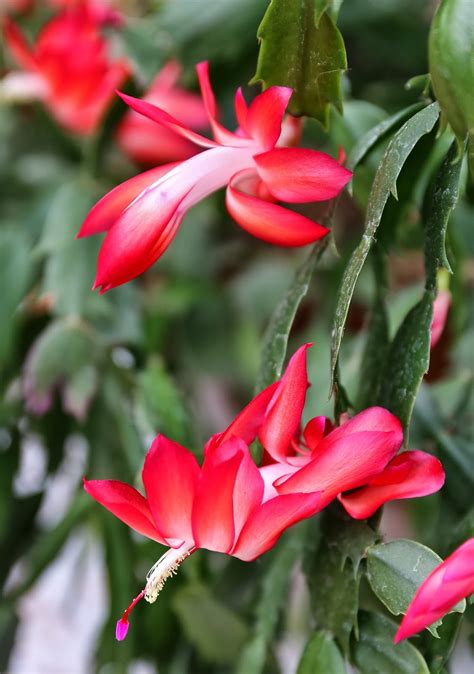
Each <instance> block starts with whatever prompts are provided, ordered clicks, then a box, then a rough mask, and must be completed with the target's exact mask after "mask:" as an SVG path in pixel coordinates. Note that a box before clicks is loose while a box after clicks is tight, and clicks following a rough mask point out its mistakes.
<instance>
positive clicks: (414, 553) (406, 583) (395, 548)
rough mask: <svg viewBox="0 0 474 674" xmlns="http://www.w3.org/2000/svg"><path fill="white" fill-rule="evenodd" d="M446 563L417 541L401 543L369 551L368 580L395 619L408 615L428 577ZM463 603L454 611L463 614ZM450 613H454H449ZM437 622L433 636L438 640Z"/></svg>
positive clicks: (402, 541)
mask: <svg viewBox="0 0 474 674" xmlns="http://www.w3.org/2000/svg"><path fill="white" fill-rule="evenodd" d="M442 561H443V560H442V559H441V557H439V556H438V555H437V554H436V553H435V552H433V550H430V549H429V548H427V547H426V546H425V545H421V543H417V542H416V541H409V540H405V539H400V540H396V541H390V542H389V543H380V544H379V545H374V546H372V547H371V548H369V551H368V555H367V579H368V581H369V583H370V586H371V588H372V590H373V591H374V592H375V594H376V595H377V597H378V598H379V599H380V601H381V602H382V603H383V604H385V606H386V607H387V608H388V610H389V611H390V612H391V613H393V614H394V615H400V614H401V613H406V610H407V608H408V604H409V603H410V602H411V600H412V599H413V597H414V596H415V592H416V591H417V589H418V588H419V586H420V585H421V583H422V582H423V581H424V580H425V578H426V577H427V576H428V574H430V573H431V571H433V569H434V568H435V567H436V566H438V564H440V563H441V562H442ZM465 607H466V602H465V600H463V601H462V602H460V603H459V604H457V605H456V606H455V607H454V608H453V609H452V611H455V612H458V613H462V612H463V611H464V610H465ZM450 612H451V611H450ZM441 622H442V621H441V620H439V621H437V622H436V623H435V624H434V625H433V626H432V627H431V628H430V632H431V633H432V634H434V636H437V632H436V627H437V626H438V625H441Z"/></svg>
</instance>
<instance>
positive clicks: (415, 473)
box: [339, 451, 444, 520]
mask: <svg viewBox="0 0 474 674" xmlns="http://www.w3.org/2000/svg"><path fill="white" fill-rule="evenodd" d="M443 484H444V470H443V467H442V465H441V463H440V462H439V461H438V459H436V458H435V457H434V456H431V455H430V454H426V453H425V452H420V451H411V452H403V453H402V454H400V455H399V456H396V457H395V458H394V459H392V461H390V463H389V464H388V466H387V467H386V468H385V470H384V471H383V472H382V473H381V474H380V475H378V476H377V477H376V478H375V479H374V480H373V481H372V482H369V484H368V485H367V487H362V489H357V491H354V492H351V493H349V494H342V495H341V496H339V500H340V502H341V503H342V505H343V506H344V508H345V509H346V511H347V512H348V513H349V515H350V516H351V517H353V518H354V519H358V520H361V519H366V518H368V517H371V516H372V515H373V514H374V512H375V511H376V510H378V509H379V508H380V506H382V505H383V504H384V503H387V501H392V500H394V499H403V498H415V497H417V496H426V495H428V494H433V493H434V492H436V491H438V490H439V489H441V487H442V486H443Z"/></svg>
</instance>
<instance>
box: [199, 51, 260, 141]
mask: <svg viewBox="0 0 474 674" xmlns="http://www.w3.org/2000/svg"><path fill="white" fill-rule="evenodd" d="M196 72H197V76H198V80H199V86H200V87H201V95H202V100H203V101H204V106H205V108H206V111H207V116H208V117H209V122H210V124H211V128H212V132H213V134H214V138H215V139H216V141H217V142H218V143H219V144H220V145H233V146H238V145H245V146H246V145H248V144H249V142H248V139H245V138H242V137H239V136H236V134H235V133H232V132H231V131H229V130H228V129H226V128H224V127H223V126H222V124H220V123H219V122H218V121H217V105H216V99H215V97H214V92H213V90H212V87H211V83H210V81H209V63H208V62H207V61H202V62H201V63H198V64H197V66H196Z"/></svg>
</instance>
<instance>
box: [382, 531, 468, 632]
mask: <svg viewBox="0 0 474 674" xmlns="http://www.w3.org/2000/svg"><path fill="white" fill-rule="evenodd" d="M473 560H474V538H470V539H468V540H467V541H466V542H465V543H463V544H462V545H461V546H460V547H459V548H457V550H455V551H454V552H453V553H452V555H450V556H449V557H447V558H446V559H445V560H444V562H442V563H441V564H439V565H438V566H437V567H436V568H435V569H433V571H432V572H431V573H430V574H429V575H428V576H427V578H426V579H425V580H424V581H423V583H422V584H421V585H420V587H419V588H418V590H417V591H416V594H415V596H414V597H413V599H412V601H411V603H410V605H409V606H408V609H407V611H406V614H405V617H404V618H403V620H402V622H401V624H400V627H399V629H398V632H397V633H396V635H395V639H394V641H395V643H398V642H399V641H401V640H402V639H406V638H408V637H411V636H412V635H413V634H416V633H417V632H419V631H421V630H422V629H424V628H425V627H429V625H431V624H432V623H434V622H435V621H436V620H439V619H440V618H442V617H443V616H444V615H445V614H446V613H447V612H448V611H449V610H450V609H451V608H453V606H455V605H456V604H457V603H458V602H459V601H461V600H462V599H464V598H465V597H468V596H469V595H470V594H472V593H473V592H474V567H473ZM451 574H453V575H454V576H455V577H456V578H462V579H463V580H461V581H458V580H455V581H450V580H449V577H450V576H451Z"/></svg>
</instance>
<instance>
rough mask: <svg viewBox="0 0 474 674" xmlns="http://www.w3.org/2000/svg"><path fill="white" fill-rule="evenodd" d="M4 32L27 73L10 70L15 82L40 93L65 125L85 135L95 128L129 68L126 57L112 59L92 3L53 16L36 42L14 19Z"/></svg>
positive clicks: (33, 95)
mask: <svg viewBox="0 0 474 674" xmlns="http://www.w3.org/2000/svg"><path fill="white" fill-rule="evenodd" d="M4 34H5V39H6V43H7V45H8V47H9V49H10V52H11V53H12V55H13V57H14V58H15V59H16V61H17V62H18V64H19V65H20V66H22V68H23V72H22V73H12V74H11V75H10V76H9V77H14V78H15V86H16V88H17V89H23V93H24V94H28V93H31V96H32V97H34V98H41V99H42V100H43V101H44V103H45V105H46V106H47V107H48V109H49V110H50V112H51V114H52V115H53V116H54V117H55V118H56V119H57V121H58V122H59V123H60V124H62V125H63V126H64V127H65V128H66V129H68V130H70V131H73V132H75V133H78V134H81V135H88V134H91V133H93V132H94V131H95V130H96V128H97V126H98V125H99V123H100V121H101V118H102V117H103V115H104V113H105V111H106V109H107V107H108V106H109V105H110V102H111V100H112V97H113V95H114V90H115V89H116V87H118V86H120V85H121V84H122V83H123V81H124V80H125V78H126V77H127V74H128V70H129V68H128V64H127V63H126V62H125V61H124V60H120V61H115V62H112V61H110V60H109V58H108V55H107V42H106V41H105V39H104V38H103V37H102V36H101V34H100V32H99V28H98V24H97V22H96V21H95V20H94V19H93V16H92V14H91V13H90V12H89V10H88V7H87V6H85V5H84V6H80V7H78V8H77V9H74V10H67V11H64V12H62V13H60V14H58V15H57V16H55V17H54V18H53V19H51V20H50V21H49V22H48V23H47V24H46V25H45V26H44V27H43V29H42V30H41V32H40V34H39V36H38V38H37V40H36V43H35V46H34V48H30V47H29V46H28V44H27V43H26V41H25V39H24V37H23V35H22V34H21V32H20V30H19V29H18V27H17V26H16V25H15V24H14V23H13V22H12V21H10V20H6V21H5V23H4Z"/></svg>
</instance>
